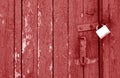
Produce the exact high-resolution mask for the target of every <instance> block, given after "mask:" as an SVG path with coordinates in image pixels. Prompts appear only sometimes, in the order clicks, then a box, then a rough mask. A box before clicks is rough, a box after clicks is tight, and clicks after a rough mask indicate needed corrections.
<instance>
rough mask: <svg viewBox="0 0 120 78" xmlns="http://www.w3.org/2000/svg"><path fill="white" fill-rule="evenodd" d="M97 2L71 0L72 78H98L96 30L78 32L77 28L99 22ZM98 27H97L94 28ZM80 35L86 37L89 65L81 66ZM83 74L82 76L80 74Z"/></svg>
mask: <svg viewBox="0 0 120 78" xmlns="http://www.w3.org/2000/svg"><path fill="white" fill-rule="evenodd" d="M93 5H94V6H93ZM97 14H98V12H97V1H96V0H93V1H90V0H76V1H74V0H70V12H69V16H70V17H69V20H70V21H69V23H70V25H69V26H70V27H69V29H70V30H69V32H70V35H69V37H70V38H69V39H70V40H69V50H70V51H69V52H70V55H69V56H70V58H71V59H70V61H71V67H70V70H71V76H72V78H98V77H99V73H98V72H99V69H98V38H97V36H96V33H95V30H92V31H83V32H78V29H77V26H80V25H84V24H93V23H97V22H98V16H97ZM94 27H96V26H94ZM79 34H80V35H82V34H83V35H84V37H86V42H87V45H84V46H86V57H87V58H86V60H87V64H86V65H85V66H81V62H80V60H81V59H80V50H79V46H80V43H79V37H80V36H79ZM80 73H81V74H80Z"/></svg>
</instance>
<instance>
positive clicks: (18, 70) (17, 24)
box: [14, 0, 22, 78]
mask: <svg viewBox="0 0 120 78" xmlns="http://www.w3.org/2000/svg"><path fill="white" fill-rule="evenodd" d="M20 3H21V0H17V1H15V47H14V49H15V54H14V55H15V65H14V66H15V70H14V72H15V73H14V74H15V78H21V73H22V72H21V67H22V66H21V60H22V59H21V52H22V50H21V49H22V46H21V45H22V44H21V34H22V33H21V18H22V16H21V4H20Z"/></svg>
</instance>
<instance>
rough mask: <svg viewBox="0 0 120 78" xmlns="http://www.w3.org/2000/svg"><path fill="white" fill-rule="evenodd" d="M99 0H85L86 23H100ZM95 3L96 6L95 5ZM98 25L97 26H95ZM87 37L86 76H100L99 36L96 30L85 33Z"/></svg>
mask: <svg viewBox="0 0 120 78" xmlns="http://www.w3.org/2000/svg"><path fill="white" fill-rule="evenodd" d="M97 4H98V2H97V0H92V1H91V0H84V15H83V18H84V22H83V23H84V24H86V23H88V24H92V23H98V5H97ZM93 5H94V6H93ZM94 27H97V26H94ZM85 36H86V38H87V46H86V51H87V65H86V66H85V68H84V72H85V74H84V75H85V76H84V77H85V78H99V67H98V60H99V57H98V37H97V35H96V30H93V31H88V32H86V33H85Z"/></svg>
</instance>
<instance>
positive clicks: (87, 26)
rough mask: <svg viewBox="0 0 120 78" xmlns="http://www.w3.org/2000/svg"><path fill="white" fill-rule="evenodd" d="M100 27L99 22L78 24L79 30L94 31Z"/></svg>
mask: <svg viewBox="0 0 120 78" xmlns="http://www.w3.org/2000/svg"><path fill="white" fill-rule="evenodd" d="M96 29H98V23H93V24H82V25H78V32H84V31H93V30H96Z"/></svg>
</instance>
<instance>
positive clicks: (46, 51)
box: [38, 0, 53, 78]
mask: <svg viewBox="0 0 120 78" xmlns="http://www.w3.org/2000/svg"><path fill="white" fill-rule="evenodd" d="M52 28H53V21H52V0H38V78H53V59H52V57H53V56H52V54H53V43H52V40H53V37H52V32H53V29H52Z"/></svg>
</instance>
